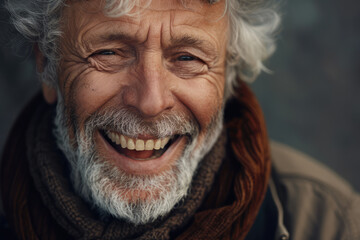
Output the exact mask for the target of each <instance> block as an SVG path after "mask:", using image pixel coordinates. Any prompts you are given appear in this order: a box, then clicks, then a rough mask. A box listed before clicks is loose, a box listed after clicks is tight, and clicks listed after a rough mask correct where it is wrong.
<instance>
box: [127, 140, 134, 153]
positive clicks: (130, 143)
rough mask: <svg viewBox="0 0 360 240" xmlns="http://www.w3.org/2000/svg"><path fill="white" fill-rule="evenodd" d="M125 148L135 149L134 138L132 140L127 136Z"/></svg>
mask: <svg viewBox="0 0 360 240" xmlns="http://www.w3.org/2000/svg"><path fill="white" fill-rule="evenodd" d="M127 148H128V149H129V150H134V149H135V143H134V140H132V139H131V138H129V140H128V142H127Z"/></svg>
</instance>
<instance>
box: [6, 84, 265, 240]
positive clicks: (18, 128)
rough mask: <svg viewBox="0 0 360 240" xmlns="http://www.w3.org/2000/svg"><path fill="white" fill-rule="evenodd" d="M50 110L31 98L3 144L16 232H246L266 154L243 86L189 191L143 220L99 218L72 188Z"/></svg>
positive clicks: (67, 235) (209, 235) (198, 235)
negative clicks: (142, 222)
mask: <svg viewBox="0 0 360 240" xmlns="http://www.w3.org/2000/svg"><path fill="white" fill-rule="evenodd" d="M53 113H54V111H53V107H50V106H47V105H46V104H45V103H44V102H43V100H42V99H41V97H39V96H38V97H37V98H35V99H34V100H33V101H32V103H30V105H29V106H28V107H27V108H26V109H25V111H24V112H23V113H22V115H21V116H20V118H19V119H18V121H17V123H16V124H15V126H14V128H13V130H12V132H11V135H10V138H9V140H8V142H7V145H6V147H5V152H4V155H3V160H2V168H1V191H2V198H3V206H4V210H5V213H6V217H7V219H8V222H9V224H10V225H11V227H12V228H13V230H14V232H15V233H16V235H17V237H18V238H19V239H175V238H176V239H243V238H244V237H245V235H246V233H247V232H248V231H249V229H250V227H251V225H252V223H253V221H254V219H255V217H256V214H257V211H258V209H259V207H260V205H261V202H262V199H263V196H264V193H265V190H266V185H267V179H268V176H269V171H270V161H269V150H268V142H267V136H266V131H265V125H264V121H263V117H262V114H261V111H260V108H259V106H258V104H257V102H256V100H255V98H254V96H253V95H252V93H251V92H250V90H249V89H248V87H247V86H246V85H243V86H241V94H240V95H239V96H238V98H237V99H236V100H234V101H232V102H229V103H228V104H227V109H226V114H225V115H226V124H227V132H228V139H230V141H229V142H228V144H227V145H226V133H225V132H224V133H223V134H222V135H221V137H220V138H219V140H218V141H217V143H216V144H215V146H214V147H213V149H212V150H211V151H210V152H209V153H208V154H207V156H206V157H205V158H204V159H203V161H202V162H201V164H200V165H199V168H198V170H197V172H196V174H195V176H194V178H193V181H192V186H191V192H190V194H189V195H188V196H187V197H186V198H185V199H184V200H183V201H182V202H181V203H180V204H178V205H177V206H176V207H175V208H174V209H173V211H172V212H171V213H169V214H168V215H167V216H166V217H164V218H161V219H158V220H157V221H155V222H153V223H150V224H146V225H138V226H134V225H132V224H130V223H127V222H125V221H122V220H119V219H110V220H109V221H106V222H103V221H100V220H99V219H98V218H97V216H96V215H95V214H94V213H93V211H92V210H91V208H90V207H89V206H88V205H87V204H86V203H85V202H84V201H83V200H82V199H81V198H80V197H79V196H77V195H76V194H75V193H74V191H73V189H72V186H71V182H70V181H69V179H68V169H67V164H66V160H65V158H64V156H63V155H62V153H61V152H60V151H59V150H58V149H57V148H56V144H55V141H54V138H53V136H52V134H51V132H52V131H51V128H52V125H51V122H52V120H51V118H52V117H53ZM226 146H227V150H225V148H226ZM223 159H225V160H223ZM222 162H223V163H222ZM221 163H222V165H221ZM220 165H221V167H220ZM29 166H30V167H29ZM219 168H220V169H219Z"/></svg>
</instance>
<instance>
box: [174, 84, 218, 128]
mask: <svg viewBox="0 0 360 240" xmlns="http://www.w3.org/2000/svg"><path fill="white" fill-rule="evenodd" d="M223 91H224V79H223V78H218V79H216V80H215V79H214V80H213V81H210V80H207V79H197V80H195V79H193V80H185V81H183V83H182V84H180V85H179V87H178V91H177V97H178V99H179V100H180V101H181V102H182V104H184V105H185V107H186V108H188V109H189V110H190V111H191V113H192V114H193V115H194V116H195V118H196V120H197V121H198V122H199V124H200V127H201V129H202V130H205V129H206V128H207V127H208V125H209V124H210V122H211V120H212V119H213V116H214V115H215V114H216V113H217V112H218V111H219V110H220V108H221V106H222V102H223Z"/></svg>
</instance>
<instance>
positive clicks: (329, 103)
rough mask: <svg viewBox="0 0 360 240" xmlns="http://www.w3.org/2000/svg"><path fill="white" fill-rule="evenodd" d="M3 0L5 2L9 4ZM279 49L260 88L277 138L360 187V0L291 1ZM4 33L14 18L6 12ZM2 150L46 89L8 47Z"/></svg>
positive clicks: (1, 74)
mask: <svg viewBox="0 0 360 240" xmlns="http://www.w3.org/2000/svg"><path fill="white" fill-rule="evenodd" d="M2 2H3V0H0V3H2ZM282 10H283V24H282V32H281V34H280V36H279V37H278V38H279V39H278V49H277V52H276V53H275V54H274V56H273V57H272V58H271V59H270V61H268V62H267V64H266V65H267V66H268V68H270V69H271V70H272V71H273V74H271V75H267V74H262V75H261V76H260V77H259V78H258V80H256V82H255V83H254V84H252V88H253V89H254V91H255V93H256V95H257V96H258V98H259V101H260V103H261V105H262V107H263V110H264V113H265V118H266V121H267V126H268V131H269V135H270V137H271V138H272V139H274V140H276V141H279V142H283V143H286V144H288V145H290V146H292V147H294V148H297V149H299V150H301V151H303V152H305V153H307V154H309V155H311V156H313V157H315V158H316V159H318V160H319V161H321V162H323V163H325V164H326V165H328V166H330V168H332V169H334V170H335V171H336V172H338V173H339V174H340V175H341V176H343V177H344V178H345V179H346V180H348V181H349V182H350V183H351V184H352V185H353V186H354V187H355V188H356V189H357V190H358V191H360V173H359V170H360V156H359V155H360V106H359V104H360V81H359V80H360V79H359V76H360V26H359V25H360V2H359V1H355V0H343V1H339V0H290V1H283V3H282ZM0 14H1V15H0V36H1V39H6V42H7V43H8V42H10V41H13V40H12V39H9V38H7V35H8V33H7V29H8V27H7V26H8V23H7V22H6V17H5V15H4V13H3V12H1V13H0ZM0 48H1V52H0V113H1V123H2V124H1V125H0V149H1V152H2V150H3V147H4V142H5V139H6V136H7V134H8V132H9V130H10V126H11V124H12V122H13V121H14V120H15V118H16V116H17V115H18V114H19V112H20V110H21V108H22V107H23V106H24V104H25V103H26V102H27V101H28V100H29V99H30V98H31V96H33V95H34V93H35V92H36V91H38V89H39V87H40V85H39V83H38V82H37V81H36V80H35V79H36V74H35V65H34V62H33V61H32V59H31V56H30V57H28V58H26V59H24V58H20V57H16V56H15V55H14V51H13V50H11V49H10V47H9V45H8V44H6V43H5V44H2V45H1V46H0Z"/></svg>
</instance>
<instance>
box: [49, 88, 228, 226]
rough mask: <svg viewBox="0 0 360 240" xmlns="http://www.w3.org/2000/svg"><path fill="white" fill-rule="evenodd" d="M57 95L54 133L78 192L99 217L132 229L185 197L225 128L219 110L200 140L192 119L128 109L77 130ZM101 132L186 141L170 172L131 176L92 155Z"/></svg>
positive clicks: (97, 116) (106, 112)
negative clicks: (145, 114)
mask: <svg viewBox="0 0 360 240" xmlns="http://www.w3.org/2000/svg"><path fill="white" fill-rule="evenodd" d="M58 96H59V98H58V103H57V109H56V118H55V129H54V133H55V137H56V139H57V144H58V146H59V148H60V149H61V150H62V151H63V152H64V154H65V156H66V158H67V160H68V161H69V163H70V164H69V165H70V169H71V172H70V177H71V181H72V184H73V185H74V189H75V191H76V193H77V194H78V195H80V196H81V197H82V198H83V199H84V200H85V201H87V202H88V203H89V204H90V205H91V206H92V207H94V208H95V209H96V210H97V211H99V212H100V214H101V215H102V216H107V215H112V216H114V217H116V218H120V219H124V220H126V221H129V222H131V223H134V224H145V223H148V222H152V221H154V220H156V219H157V218H159V217H162V216H165V215H166V214H167V213H169V212H170V211H171V210H172V209H173V208H174V206H175V204H176V203H178V202H179V201H180V200H181V199H183V198H184V197H185V196H186V195H187V194H188V192H189V187H190V185H191V180H192V178H193V175H194V173H195V171H196V168H197V166H198V164H199V162H200V161H201V159H202V158H203V157H204V155H205V154H206V153H207V152H208V151H209V150H210V149H211V148H212V146H213V145H214V144H215V142H216V140H217V138H218V137H219V135H220V132H221V130H222V126H223V123H222V119H223V110H222V109H220V110H219V111H218V112H217V113H216V114H215V115H214V117H213V118H212V121H211V123H210V124H209V126H208V127H207V129H206V133H205V135H203V136H202V137H200V136H201V135H200V127H199V125H198V123H197V122H196V120H195V119H194V118H192V117H189V116H185V115H184V114H180V113H174V112H170V113H164V114H162V115H161V116H159V117H157V118H156V119H152V120H145V119H143V118H142V117H141V116H140V115H139V114H137V113H136V112H134V111H132V110H130V109H128V108H120V109H103V110H100V111H98V112H95V113H94V114H92V115H91V116H90V117H89V118H87V120H86V121H85V123H84V124H83V127H82V128H80V127H79V124H78V121H77V119H76V118H75V117H72V115H70V114H68V115H67V114H66V109H65V104H64V101H63V99H62V97H61V94H59V93H58ZM70 112H74V111H70ZM67 116H68V117H67ZM70 125H71V128H72V129H73V132H74V135H75V137H74V139H73V140H71V138H70V135H69V131H70ZM80 129H84V130H83V131H81V130H80ZM99 129H107V130H111V131H115V132H119V133H122V134H124V135H127V136H133V137H136V136H137V135H140V134H149V135H152V136H154V137H156V138H162V137H165V136H173V135H175V134H177V135H180V136H185V137H186V138H187V144H186V146H185V148H184V150H183V152H182V155H181V156H180V157H179V159H177V160H176V161H175V163H174V165H173V166H172V167H171V168H170V169H168V170H165V171H163V172H161V173H159V174H152V175H135V174H129V173H126V172H124V171H121V170H120V169H119V168H117V167H116V166H115V165H113V164H112V163H111V161H109V160H106V159H104V158H103V157H102V156H100V155H99V153H98V152H97V151H96V144H95V140H94V134H95V132H96V131H98V130H99Z"/></svg>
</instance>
